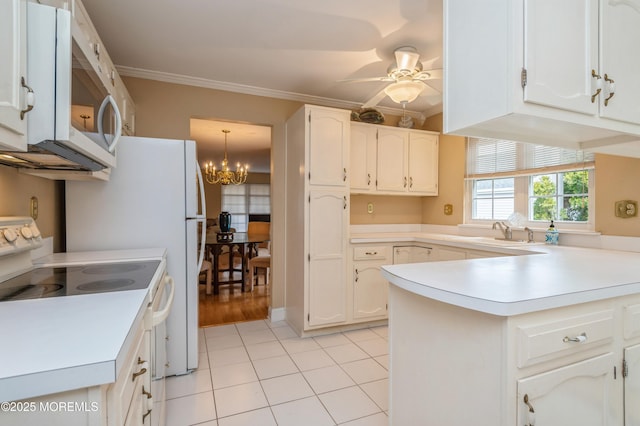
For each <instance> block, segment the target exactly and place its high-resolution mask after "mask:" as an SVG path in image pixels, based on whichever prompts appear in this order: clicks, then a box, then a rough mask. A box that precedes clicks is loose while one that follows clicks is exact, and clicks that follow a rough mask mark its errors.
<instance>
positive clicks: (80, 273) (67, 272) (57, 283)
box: [0, 217, 175, 426]
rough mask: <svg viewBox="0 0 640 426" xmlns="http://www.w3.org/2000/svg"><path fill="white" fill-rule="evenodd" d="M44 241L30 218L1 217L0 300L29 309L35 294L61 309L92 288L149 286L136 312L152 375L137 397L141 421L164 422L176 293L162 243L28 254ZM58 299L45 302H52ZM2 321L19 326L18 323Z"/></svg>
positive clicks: (106, 290) (123, 289) (113, 289)
mask: <svg viewBox="0 0 640 426" xmlns="http://www.w3.org/2000/svg"><path fill="white" fill-rule="evenodd" d="M42 245H43V239H42V236H41V235H40V232H39V230H38V227H37V226H36V224H35V222H34V221H33V220H32V219H31V218H29V217H0V305H1V304H2V302H16V303H20V304H21V306H23V308H24V309H25V310H26V311H32V310H38V309H41V308H42V306H43V305H42V304H41V303H39V302H43V300H38V299H45V298H46V299H48V300H49V301H55V300H59V301H60V303H59V305H60V306H61V307H62V308H61V309H64V306H67V305H66V302H67V301H65V300H64V299H65V298H67V299H68V298H71V297H89V298H93V297H96V296H99V295H97V294H96V293H112V292H126V291H132V292H135V293H138V292H140V291H145V290H147V289H148V292H147V293H145V295H144V296H142V297H141V299H140V300H141V301H142V304H141V305H140V306H141V307H140V310H141V311H140V312H141V313H140V315H144V317H143V319H142V321H143V323H144V333H146V334H147V337H148V340H145V341H146V342H148V348H149V352H148V353H149V356H150V358H149V364H148V367H145V368H147V369H150V370H151V375H150V381H149V382H147V383H146V385H143V386H144V389H142V393H141V394H140V396H139V397H138V398H140V399H139V400H138V401H139V403H140V405H139V407H141V410H140V413H141V415H142V416H144V419H145V421H144V424H151V425H159V426H162V425H164V424H165V385H164V378H165V366H166V363H167V356H166V343H167V340H166V336H167V334H166V326H165V322H166V321H165V320H166V318H167V317H168V316H169V314H170V311H171V308H172V306H173V300H174V295H175V285H174V280H173V278H172V277H171V276H169V275H168V274H167V269H166V268H167V259H166V255H167V251H166V249H164V248H148V249H128V250H105V251H79V252H68V253H52V254H47V255H44V256H42V257H37V258H35V259H32V255H31V251H32V250H36V249H38V248H40V247H42ZM105 296H107V295H105ZM100 297H102V296H100ZM132 297H133V296H132ZM136 297H137V296H136ZM93 300H96V299H93ZM57 305H58V304H57V303H56V304H55V305H54V304H51V303H47V306H51V307H53V306H57ZM53 312H55V311H53ZM5 325H6V327H14V326H15V327H19V325H18V324H15V325H11V324H5ZM15 356H20V354H19V353H16V354H15ZM149 385H150V386H149ZM0 423H1V422H0Z"/></svg>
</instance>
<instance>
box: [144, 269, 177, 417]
mask: <svg viewBox="0 0 640 426" xmlns="http://www.w3.org/2000/svg"><path fill="white" fill-rule="evenodd" d="M174 294H175V283H174V280H173V278H172V277H171V276H169V275H166V274H165V275H164V276H163V277H162V280H161V282H160V285H159V286H158V289H157V291H156V292H155V294H154V296H153V299H152V301H151V303H150V306H149V310H150V312H149V314H150V315H148V316H147V318H149V319H150V324H148V329H149V332H150V333H151V335H150V349H151V364H150V365H151V392H150V394H151V395H150V396H149V401H148V402H149V404H148V407H147V410H148V411H145V414H146V413H149V414H150V416H151V425H153V426H164V424H165V419H166V415H165V399H166V398H165V396H166V393H165V376H166V368H167V327H166V319H167V317H168V316H169V313H170V311H171V307H172V306H173V297H174Z"/></svg>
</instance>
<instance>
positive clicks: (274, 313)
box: [269, 306, 286, 322]
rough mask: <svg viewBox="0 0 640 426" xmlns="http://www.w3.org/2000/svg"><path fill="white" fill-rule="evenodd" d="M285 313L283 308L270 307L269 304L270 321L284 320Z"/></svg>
mask: <svg viewBox="0 0 640 426" xmlns="http://www.w3.org/2000/svg"><path fill="white" fill-rule="evenodd" d="M285 313H286V310H285V308H275V309H273V308H271V306H269V320H270V321H271V322H278V321H284V319H285Z"/></svg>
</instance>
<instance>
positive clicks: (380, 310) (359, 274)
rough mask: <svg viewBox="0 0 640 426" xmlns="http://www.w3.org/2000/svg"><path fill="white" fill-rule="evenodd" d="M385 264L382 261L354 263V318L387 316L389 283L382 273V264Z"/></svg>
mask: <svg viewBox="0 0 640 426" xmlns="http://www.w3.org/2000/svg"><path fill="white" fill-rule="evenodd" d="M387 263H388V262H387ZM384 264H385V263H382V262H357V263H355V264H354V265H353V317H354V318H357V319H362V318H371V317H384V316H386V314H387V301H388V298H389V295H388V292H389V291H388V290H389V283H388V282H387V280H385V279H384V278H383V277H382V274H381V273H380V266H382V265H384Z"/></svg>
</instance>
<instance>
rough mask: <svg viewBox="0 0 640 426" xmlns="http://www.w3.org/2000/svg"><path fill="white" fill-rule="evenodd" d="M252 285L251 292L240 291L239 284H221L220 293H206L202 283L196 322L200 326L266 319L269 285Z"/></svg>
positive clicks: (261, 283)
mask: <svg viewBox="0 0 640 426" xmlns="http://www.w3.org/2000/svg"><path fill="white" fill-rule="evenodd" d="M259 282H260V285H257V286H254V287H253V291H252V292H249V291H247V292H244V293H243V292H242V290H241V288H240V284H234V285H233V286H228V285H227V286H221V287H220V294H215V295H214V294H212V295H207V294H206V293H205V288H204V285H201V286H200V289H199V290H200V291H199V311H198V317H199V318H198V322H199V326H200V327H207V326H212V325H220V324H228V323H233V322H241V321H253V320H260V319H266V318H267V316H268V314H269V302H270V300H271V285H264V284H263V281H262V277H260V281H259Z"/></svg>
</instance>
